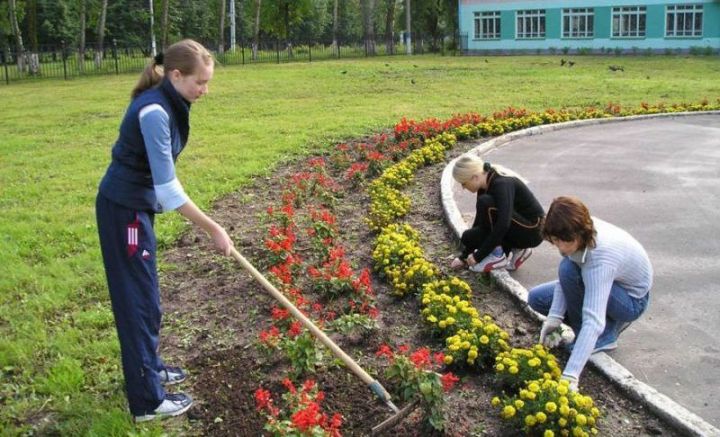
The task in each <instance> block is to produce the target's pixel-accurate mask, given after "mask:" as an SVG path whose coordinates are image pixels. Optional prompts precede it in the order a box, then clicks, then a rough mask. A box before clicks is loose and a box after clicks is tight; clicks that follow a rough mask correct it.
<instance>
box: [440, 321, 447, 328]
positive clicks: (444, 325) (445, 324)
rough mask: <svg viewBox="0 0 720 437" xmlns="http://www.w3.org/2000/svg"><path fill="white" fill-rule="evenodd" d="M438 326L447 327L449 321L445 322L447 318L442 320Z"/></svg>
mask: <svg viewBox="0 0 720 437" xmlns="http://www.w3.org/2000/svg"><path fill="white" fill-rule="evenodd" d="M438 326H439V327H440V328H441V329H445V327H446V326H447V323H446V322H445V320H440V321H439V322H438Z"/></svg>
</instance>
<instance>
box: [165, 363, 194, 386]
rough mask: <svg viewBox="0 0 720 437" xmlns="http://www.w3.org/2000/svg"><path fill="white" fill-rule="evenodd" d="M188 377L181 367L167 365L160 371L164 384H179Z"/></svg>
mask: <svg viewBox="0 0 720 437" xmlns="http://www.w3.org/2000/svg"><path fill="white" fill-rule="evenodd" d="M186 378H187V374H186V373H185V371H184V370H183V369H181V368H179V367H170V366H165V368H164V369H163V370H161V371H160V382H161V383H162V384H163V385H173V384H179V383H181V382H183V381H185V379H186Z"/></svg>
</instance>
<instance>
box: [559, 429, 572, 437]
mask: <svg viewBox="0 0 720 437" xmlns="http://www.w3.org/2000/svg"><path fill="white" fill-rule="evenodd" d="M560 435H561V436H562V437H568V436H569V435H570V431H568V430H567V429H561V430H560Z"/></svg>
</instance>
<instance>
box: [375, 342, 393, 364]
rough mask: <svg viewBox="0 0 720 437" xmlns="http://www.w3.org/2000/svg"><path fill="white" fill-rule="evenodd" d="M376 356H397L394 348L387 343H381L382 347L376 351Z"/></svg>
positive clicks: (390, 357)
mask: <svg viewBox="0 0 720 437" xmlns="http://www.w3.org/2000/svg"><path fill="white" fill-rule="evenodd" d="M375 356H378V357H382V356H385V357H388V359H390V360H392V359H393V357H395V354H394V353H393V351H392V349H390V346H388V345H387V344H382V345H380V349H378V351H377V352H375Z"/></svg>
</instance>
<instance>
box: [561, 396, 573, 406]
mask: <svg viewBox="0 0 720 437" xmlns="http://www.w3.org/2000/svg"><path fill="white" fill-rule="evenodd" d="M558 402H559V403H560V405H568V404H569V403H570V401H568V398H567V397H565V396H560V397H559V398H558Z"/></svg>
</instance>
